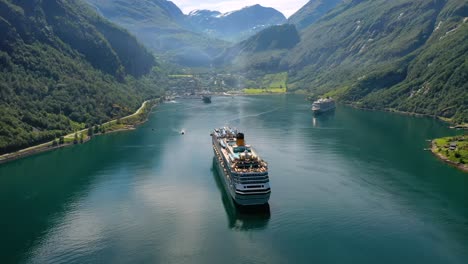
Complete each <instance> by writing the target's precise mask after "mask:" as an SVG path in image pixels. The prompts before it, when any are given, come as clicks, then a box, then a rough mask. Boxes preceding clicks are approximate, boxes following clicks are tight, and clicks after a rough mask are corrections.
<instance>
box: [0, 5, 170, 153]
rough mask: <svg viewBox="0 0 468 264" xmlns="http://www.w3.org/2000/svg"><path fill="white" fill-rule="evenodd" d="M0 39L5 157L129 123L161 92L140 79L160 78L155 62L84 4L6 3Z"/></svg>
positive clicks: (0, 140)
mask: <svg viewBox="0 0 468 264" xmlns="http://www.w3.org/2000/svg"><path fill="white" fill-rule="evenodd" d="M0 34H2V36H3V37H2V38H1V39H0V113H1V115H0V153H6V152H11V151H15V150H18V149H21V148H25V147H28V146H31V145H34V144H37V143H42V142H46V141H50V140H53V139H54V138H58V137H59V136H61V135H64V134H66V133H70V132H72V131H74V130H77V129H82V128H83V127H84V126H90V125H95V124H99V123H101V122H104V121H107V120H110V119H113V118H117V117H121V116H125V115H127V114H129V113H132V112H133V110H135V109H136V108H138V106H139V105H140V104H141V102H142V101H143V100H144V99H145V98H149V97H152V96H155V95H156V94H157V93H158V89H155V88H153V87H151V85H149V84H148V82H146V81H145V78H148V77H144V78H143V77H142V76H143V75H148V74H150V73H151V75H153V76H156V73H154V74H153V72H154V70H152V69H153V66H156V65H158V64H157V62H156V60H155V58H154V57H153V55H152V54H151V53H149V52H148V51H147V50H146V49H145V48H144V47H143V46H141V44H139V42H138V41H137V40H136V39H135V38H134V37H133V36H131V35H130V34H128V32H126V31H125V30H123V29H121V28H119V27H117V26H115V25H113V24H111V23H109V22H108V21H106V20H104V19H103V18H102V17H99V16H98V15H97V14H95V13H93V12H92V10H91V9H89V8H87V7H86V6H84V5H83V4H82V3H81V2H79V1H72V0H51V1H47V3H45V2H40V1H36V2H29V1H19V0H13V1H10V0H8V1H7V0H0ZM160 77H161V76H160ZM156 83H157V82H156Z"/></svg>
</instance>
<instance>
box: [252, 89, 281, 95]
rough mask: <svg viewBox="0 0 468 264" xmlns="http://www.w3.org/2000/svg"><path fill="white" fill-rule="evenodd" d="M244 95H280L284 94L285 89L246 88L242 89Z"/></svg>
mask: <svg viewBox="0 0 468 264" xmlns="http://www.w3.org/2000/svg"><path fill="white" fill-rule="evenodd" d="M244 93H246V94H272V93H273V94H280V93H286V88H267V89H261V88H247V89H244Z"/></svg>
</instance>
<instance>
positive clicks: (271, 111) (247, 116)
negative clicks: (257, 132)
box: [226, 107, 282, 125]
mask: <svg viewBox="0 0 468 264" xmlns="http://www.w3.org/2000/svg"><path fill="white" fill-rule="evenodd" d="M281 108H282V107H277V108H274V109H272V110H268V111H265V112H261V113H257V114H252V115H245V116H240V117H237V118H234V119H231V120H228V121H226V125H230V124H231V123H232V122H234V121H240V120H241V119H246V118H250V117H259V116H262V115H266V114H269V113H273V112H276V111H278V110H279V109H281Z"/></svg>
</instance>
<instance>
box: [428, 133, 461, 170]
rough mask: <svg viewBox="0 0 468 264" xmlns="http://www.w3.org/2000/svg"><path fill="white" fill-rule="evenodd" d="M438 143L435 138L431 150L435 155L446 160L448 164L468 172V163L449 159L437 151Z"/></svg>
mask: <svg viewBox="0 0 468 264" xmlns="http://www.w3.org/2000/svg"><path fill="white" fill-rule="evenodd" d="M437 148H438V146H437V143H436V142H435V139H434V140H431V152H432V154H433V155H434V156H436V157H437V158H438V159H439V160H441V161H443V162H445V163H446V164H448V165H450V166H452V167H456V168H457V169H459V170H461V171H462V172H465V173H468V165H467V164H462V163H460V162H454V161H451V160H449V159H448V158H447V157H446V156H444V155H442V154H441V153H439V152H438V151H437Z"/></svg>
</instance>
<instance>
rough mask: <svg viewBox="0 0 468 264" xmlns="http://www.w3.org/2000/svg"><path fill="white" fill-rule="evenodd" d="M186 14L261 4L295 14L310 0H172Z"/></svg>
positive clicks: (226, 10) (223, 10)
mask: <svg viewBox="0 0 468 264" xmlns="http://www.w3.org/2000/svg"><path fill="white" fill-rule="evenodd" d="M171 1H172V2H174V3H175V4H176V5H177V6H178V7H179V8H180V9H182V11H183V12H184V13H185V14H188V13H189V12H190V11H192V10H195V9H209V10H216V11H220V12H222V13H225V12H229V11H234V10H239V9H241V8H243V7H245V6H251V5H255V4H260V5H262V6H265V7H273V8H275V9H277V10H278V11H280V12H281V13H283V14H284V15H285V16H286V17H289V16H291V15H292V14H294V13H295V12H296V11H297V10H299V8H301V7H303V6H304V5H305V4H306V3H307V2H309V0H254V1H252V0H201V1H200V0H171Z"/></svg>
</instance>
